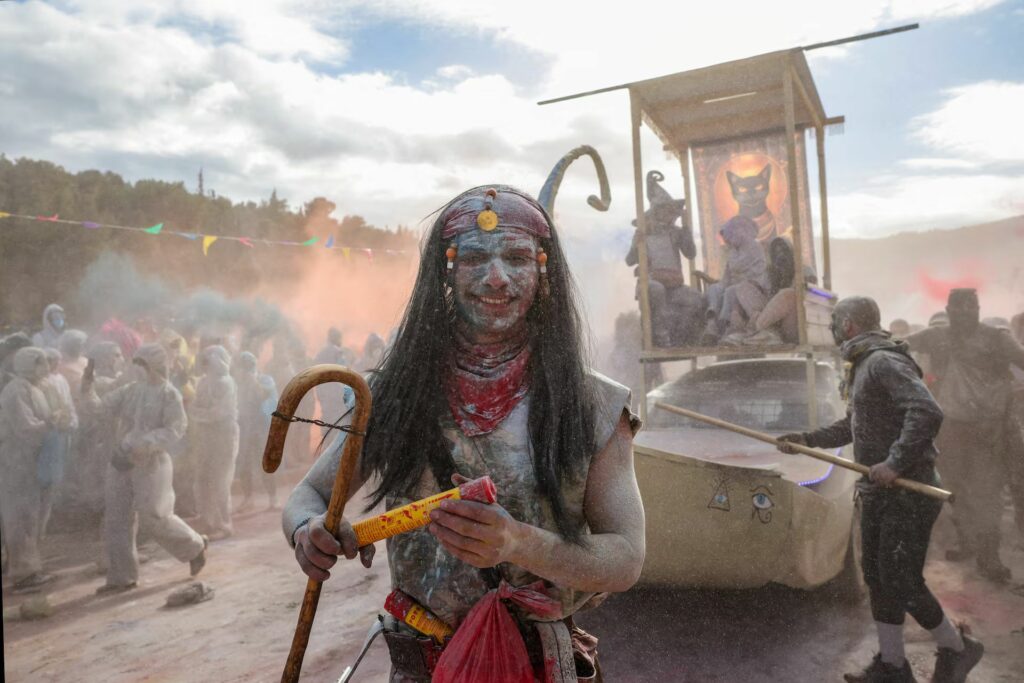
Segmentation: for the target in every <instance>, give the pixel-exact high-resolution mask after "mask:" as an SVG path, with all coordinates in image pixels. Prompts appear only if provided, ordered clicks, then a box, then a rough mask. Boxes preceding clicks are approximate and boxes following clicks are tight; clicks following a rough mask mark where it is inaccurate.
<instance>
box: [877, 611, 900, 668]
mask: <svg viewBox="0 0 1024 683" xmlns="http://www.w3.org/2000/svg"><path fill="white" fill-rule="evenodd" d="M875 628H876V629H877V630H878V652H879V654H881V655H882V661H883V662H885V663H886V664H892V665H893V666H903V662H904V660H905V659H906V653H905V652H904V650H903V624H883V623H882V622H880V621H876V622H875Z"/></svg>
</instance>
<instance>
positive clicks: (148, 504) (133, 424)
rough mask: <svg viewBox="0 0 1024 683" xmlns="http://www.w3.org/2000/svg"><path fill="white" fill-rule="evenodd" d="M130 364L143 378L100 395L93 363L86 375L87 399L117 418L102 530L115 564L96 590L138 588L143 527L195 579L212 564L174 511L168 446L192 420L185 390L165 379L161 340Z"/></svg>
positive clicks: (198, 539)
mask: <svg viewBox="0 0 1024 683" xmlns="http://www.w3.org/2000/svg"><path fill="white" fill-rule="evenodd" d="M132 363H133V364H134V365H136V366H138V368H139V370H137V371H136V372H137V376H138V379H136V380H135V381H133V382H131V383H129V384H126V385H124V386H121V387H118V388H116V389H114V390H112V391H110V392H109V393H108V394H107V395H106V396H104V397H103V398H102V399H101V398H100V397H99V396H97V394H96V391H95V387H94V386H93V376H92V375H93V372H92V366H91V365H90V366H89V367H87V368H86V372H85V375H84V376H83V378H82V392H83V401H84V402H87V404H88V405H89V407H90V409H91V410H93V411H95V412H97V413H100V414H101V415H104V414H105V415H107V416H110V417H112V418H113V419H114V420H116V431H115V434H114V439H113V447H114V452H113V454H112V456H111V459H110V466H109V467H108V468H107V485H106V514H105V516H104V528H103V536H104V542H105V545H106V551H107V561H108V567H109V568H108V571H107V583H106V585H105V586H102V587H101V588H100V589H99V590H98V591H97V592H98V593H108V592H119V591H124V590H128V589H131V588H134V587H135V586H136V585H138V579H139V558H138V553H137V551H136V547H135V535H136V531H137V529H138V527H140V526H141V527H143V529H144V530H145V531H146V532H147V534H148V535H149V536H150V537H152V538H153V540H155V541H156V542H157V543H159V544H160V546H161V547H163V548H164V550H166V551H167V552H169V553H170V554H171V555H173V556H174V558H175V559H177V560H178V561H180V562H188V563H189V568H190V572H191V575H192V576H195V575H196V574H198V573H199V571H200V570H201V569H202V568H203V565H205V564H206V539H205V538H204V537H202V536H200V535H199V534H198V533H196V531H195V530H194V529H192V527H190V526H189V525H188V524H186V523H185V522H184V521H183V520H182V519H181V518H180V517H178V516H177V515H175V514H174V489H172V488H171V476H172V466H171V456H170V455H169V454H168V453H167V448H168V447H169V446H170V445H171V444H173V443H174V442H175V441H177V440H178V439H180V438H181V435H182V434H184V433H185V427H186V425H187V423H188V420H187V418H186V417H185V409H184V407H183V406H182V403H181V394H179V393H178V390H177V389H175V388H174V387H173V386H171V383H170V382H169V381H168V379H167V371H168V368H167V352H166V351H164V349H163V348H162V347H161V346H160V345H159V344H144V345H142V346H141V347H139V350H138V351H136V353H135V357H134V358H133V359H132Z"/></svg>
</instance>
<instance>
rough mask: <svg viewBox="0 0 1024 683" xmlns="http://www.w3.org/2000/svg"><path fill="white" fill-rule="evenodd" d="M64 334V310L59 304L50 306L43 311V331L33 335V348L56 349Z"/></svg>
mask: <svg viewBox="0 0 1024 683" xmlns="http://www.w3.org/2000/svg"><path fill="white" fill-rule="evenodd" d="M63 333H64V309H63V308H61V307H60V305H58V304H50V305H49V306H47V307H46V308H44V309H43V329H41V330H39V331H38V332H36V333H35V334H34V335H32V346H38V347H39V348H51V349H55V348H57V345H58V344H59V343H60V336H61V335H62V334H63Z"/></svg>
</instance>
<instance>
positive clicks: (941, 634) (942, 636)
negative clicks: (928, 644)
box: [929, 617, 964, 652]
mask: <svg viewBox="0 0 1024 683" xmlns="http://www.w3.org/2000/svg"><path fill="white" fill-rule="evenodd" d="M929 633H931V634H932V638H934V639H935V643H936V644H937V645H938V646H939V647H948V648H949V649H950V650H953V651H954V652H962V651H963V649H964V639H963V638H961V637H960V629H958V628H957V627H956V626H954V625H953V622H952V621H950V620H949V617H942V623H941V624H939V625H938V626H936V627H935V628H933V629H932V630H931V631H929Z"/></svg>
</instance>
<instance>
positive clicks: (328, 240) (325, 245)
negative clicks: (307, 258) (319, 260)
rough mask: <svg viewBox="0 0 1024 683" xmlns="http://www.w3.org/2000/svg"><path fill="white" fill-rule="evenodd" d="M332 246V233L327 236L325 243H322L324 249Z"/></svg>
mask: <svg viewBox="0 0 1024 683" xmlns="http://www.w3.org/2000/svg"><path fill="white" fill-rule="evenodd" d="M333 246H334V235H328V236H327V243H326V244H324V249H330V248H331V247H333Z"/></svg>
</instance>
